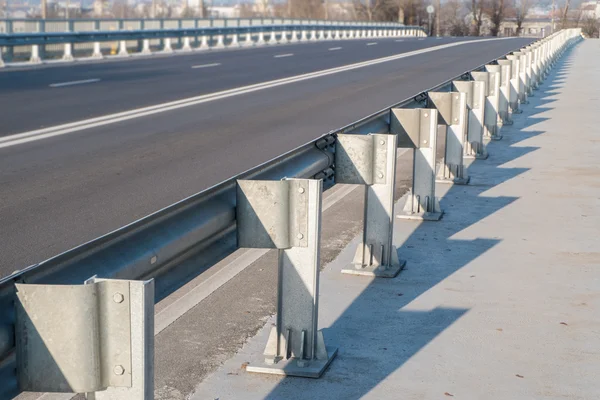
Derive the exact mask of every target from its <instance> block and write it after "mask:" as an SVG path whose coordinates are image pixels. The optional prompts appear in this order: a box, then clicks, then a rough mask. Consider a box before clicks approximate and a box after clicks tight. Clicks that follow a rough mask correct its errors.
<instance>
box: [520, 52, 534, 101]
mask: <svg viewBox="0 0 600 400" xmlns="http://www.w3.org/2000/svg"><path fill="white" fill-rule="evenodd" d="M521 51H523V52H524V53H525V56H526V62H527V63H526V64H525V71H526V73H527V95H528V96H530V97H533V96H535V94H534V93H533V89H535V86H536V80H535V75H534V71H533V58H534V50H533V48H532V47H530V46H528V47H526V48H525V49H524V50H521Z"/></svg>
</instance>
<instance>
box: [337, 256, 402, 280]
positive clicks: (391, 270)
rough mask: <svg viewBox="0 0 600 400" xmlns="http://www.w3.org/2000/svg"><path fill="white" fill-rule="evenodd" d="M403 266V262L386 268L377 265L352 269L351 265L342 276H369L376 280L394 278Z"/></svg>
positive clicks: (344, 270)
mask: <svg viewBox="0 0 600 400" xmlns="http://www.w3.org/2000/svg"><path fill="white" fill-rule="evenodd" d="M405 265H406V261H405V260H400V263H399V264H396V265H390V266H387V267H386V266H383V265H378V266H370V267H365V268H361V269H356V268H354V265H352V266H351V267H350V268H346V269H343V270H342V274H348V275H358V276H370V277H376V278H395V277H397V276H398V274H399V273H400V271H402V269H403V268H404V266H405Z"/></svg>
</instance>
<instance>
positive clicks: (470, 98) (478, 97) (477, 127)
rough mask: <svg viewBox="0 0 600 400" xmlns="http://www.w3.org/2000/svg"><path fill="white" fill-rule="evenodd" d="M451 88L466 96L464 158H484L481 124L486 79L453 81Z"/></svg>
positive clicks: (485, 156) (485, 154)
mask: <svg viewBox="0 0 600 400" xmlns="http://www.w3.org/2000/svg"><path fill="white" fill-rule="evenodd" d="M452 86H453V90H454V91H456V92H461V93H464V94H465V95H466V97H467V121H468V124H467V140H466V141H465V146H464V156H465V157H466V158H477V159H483V160H484V159H486V158H487V157H488V154H487V151H486V149H485V146H484V144H483V129H484V128H483V125H484V121H483V119H484V116H485V102H486V92H487V82H486V81H453V82H452Z"/></svg>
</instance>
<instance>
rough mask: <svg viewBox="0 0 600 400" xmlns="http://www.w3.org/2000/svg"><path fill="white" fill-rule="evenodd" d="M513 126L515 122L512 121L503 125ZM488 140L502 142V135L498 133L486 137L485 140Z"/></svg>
mask: <svg viewBox="0 0 600 400" xmlns="http://www.w3.org/2000/svg"><path fill="white" fill-rule="evenodd" d="M512 124H513V122H512V121H510V123H508V122H507V123H503V124H502V125H512ZM486 139H487V140H489V141H491V140H502V135H500V134H498V133H497V134H495V135H491V136H484V140H486ZM486 158H487V156H486Z"/></svg>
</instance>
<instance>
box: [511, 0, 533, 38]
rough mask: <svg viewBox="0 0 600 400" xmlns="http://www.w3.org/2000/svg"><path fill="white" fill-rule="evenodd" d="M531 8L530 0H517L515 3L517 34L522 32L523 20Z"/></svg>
mask: <svg viewBox="0 0 600 400" xmlns="http://www.w3.org/2000/svg"><path fill="white" fill-rule="evenodd" d="M530 9H531V0H517V1H516V3H515V18H516V22H517V36H521V33H522V32H523V22H525V18H527V15H528V14H529V10H530Z"/></svg>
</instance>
